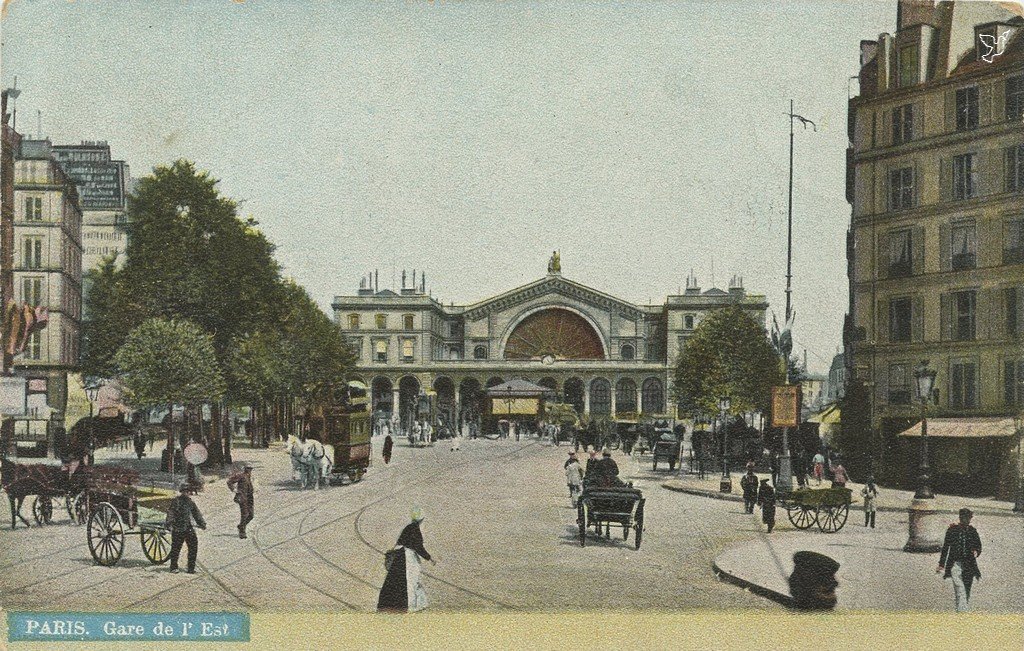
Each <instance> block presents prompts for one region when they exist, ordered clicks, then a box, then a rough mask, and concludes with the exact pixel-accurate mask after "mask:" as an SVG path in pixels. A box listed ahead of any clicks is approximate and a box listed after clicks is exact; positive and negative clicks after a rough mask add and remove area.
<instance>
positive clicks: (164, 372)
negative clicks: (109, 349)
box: [114, 318, 224, 407]
mask: <svg viewBox="0 0 1024 651" xmlns="http://www.w3.org/2000/svg"><path fill="white" fill-rule="evenodd" d="M114 362H115V364H116V366H117V369H118V373H117V374H118V377H119V378H120V379H121V381H122V383H123V384H124V385H125V387H126V388H127V390H128V392H129V395H130V399H131V401H132V403H134V404H136V405H139V406H146V407H155V406H164V405H167V404H186V405H187V404H197V403H201V402H208V401H213V400H218V399H220V397H221V396H222V395H223V394H224V377H223V375H222V374H221V372H220V368H219V367H218V365H217V360H216V357H215V356H214V351H213V338H212V337H211V336H210V335H208V334H206V333H205V332H204V331H203V330H202V328H200V327H199V326H197V325H196V324H194V323H191V322H189V321H173V320H169V319H159V318H157V319H149V320H147V321H144V322H143V323H142V324H141V325H139V326H138V327H137V328H135V329H134V330H132V332H131V333H130V334H129V335H128V339H127V340H126V341H125V343H124V345H123V346H121V347H120V348H119V349H118V351H117V353H116V354H115V355H114Z"/></svg>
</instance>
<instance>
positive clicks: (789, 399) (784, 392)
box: [772, 384, 800, 427]
mask: <svg viewBox="0 0 1024 651" xmlns="http://www.w3.org/2000/svg"><path fill="white" fill-rule="evenodd" d="M799 424H800V387H799V386H798V385H795V384H789V385H786V386H781V387H772V427H796V426H797V425H799Z"/></svg>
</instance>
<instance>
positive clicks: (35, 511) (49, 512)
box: [32, 495, 53, 526]
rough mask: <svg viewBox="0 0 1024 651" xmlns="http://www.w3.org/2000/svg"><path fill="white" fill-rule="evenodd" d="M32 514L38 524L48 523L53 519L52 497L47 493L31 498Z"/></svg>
mask: <svg viewBox="0 0 1024 651" xmlns="http://www.w3.org/2000/svg"><path fill="white" fill-rule="evenodd" d="M32 515H33V516H35V518H36V524H38V525H39V526H43V525H44V524H50V522H51V521H52V520H53V499H51V498H50V496H49V495H36V498H35V499H34V500H32Z"/></svg>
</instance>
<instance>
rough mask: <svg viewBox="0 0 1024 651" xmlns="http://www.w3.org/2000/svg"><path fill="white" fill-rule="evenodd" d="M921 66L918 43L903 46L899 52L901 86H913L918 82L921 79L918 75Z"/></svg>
mask: <svg viewBox="0 0 1024 651" xmlns="http://www.w3.org/2000/svg"><path fill="white" fill-rule="evenodd" d="M920 67H921V66H920V59H919V58H918V52H917V43H914V44H912V45H905V46H903V47H901V48H900V53H899V83H900V88H907V87H908V86H913V85H915V84H917V83H918V81H919V80H920V79H919V76H918V74H919V73H918V71H919V70H920Z"/></svg>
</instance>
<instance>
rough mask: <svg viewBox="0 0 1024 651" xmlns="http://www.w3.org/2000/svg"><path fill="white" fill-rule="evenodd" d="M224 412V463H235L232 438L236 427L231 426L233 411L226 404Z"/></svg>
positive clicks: (222, 423) (222, 422)
mask: <svg viewBox="0 0 1024 651" xmlns="http://www.w3.org/2000/svg"><path fill="white" fill-rule="evenodd" d="M223 413H224V417H223V420H222V421H221V426H222V431H224V432H225V434H224V463H228V464H230V463H233V461H232V459H231V438H232V436H233V435H234V433H235V432H234V429H233V428H232V427H231V413H230V411H229V410H228V409H227V407H226V406H225V407H224V410H223Z"/></svg>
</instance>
